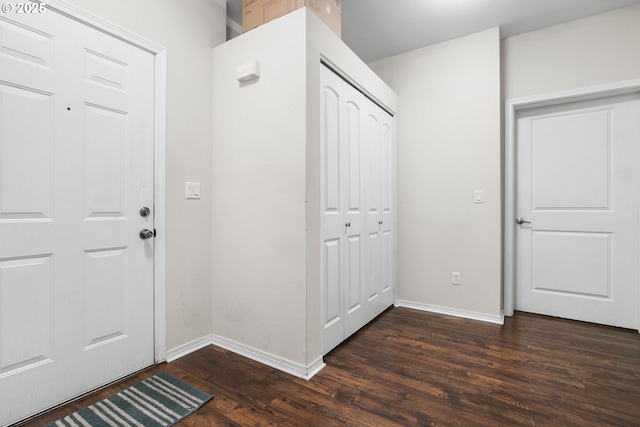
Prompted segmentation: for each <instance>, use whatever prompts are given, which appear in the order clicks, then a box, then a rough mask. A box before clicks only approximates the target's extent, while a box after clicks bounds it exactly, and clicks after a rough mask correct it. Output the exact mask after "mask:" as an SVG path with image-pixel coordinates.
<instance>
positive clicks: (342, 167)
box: [321, 66, 366, 353]
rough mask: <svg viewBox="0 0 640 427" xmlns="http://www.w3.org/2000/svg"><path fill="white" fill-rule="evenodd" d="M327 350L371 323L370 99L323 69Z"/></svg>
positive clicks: (323, 281) (324, 300)
mask: <svg viewBox="0 0 640 427" xmlns="http://www.w3.org/2000/svg"><path fill="white" fill-rule="evenodd" d="M322 82H323V84H322V113H321V114H322V133H321V137H322V217H323V224H322V230H323V253H322V256H323V259H322V266H323V277H322V286H323V289H322V296H323V300H322V322H323V328H324V330H323V351H324V352H325V353H326V352H328V351H329V350H331V349H332V348H334V347H335V346H336V345H338V344H339V343H340V342H342V341H343V340H344V338H345V337H346V336H349V335H351V334H352V333H353V332H355V331H357V330H358V329H360V328H361V327H362V325H363V324H364V323H365V311H364V305H363V297H364V288H363V286H364V274H363V269H364V238H363V232H364V210H363V203H364V195H363V168H362V162H363V156H362V154H361V141H360V139H361V138H360V127H361V125H360V123H361V117H362V104H363V102H364V101H365V100H366V98H365V97H364V96H363V95H362V94H361V93H359V92H358V91H356V90H355V89H353V88H352V87H350V86H348V85H346V84H345V82H344V81H343V80H342V79H341V78H340V77H338V76H337V75H336V74H335V73H333V72H332V71H331V70H329V69H328V68H326V67H324V66H323V67H322Z"/></svg>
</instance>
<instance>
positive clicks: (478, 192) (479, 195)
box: [473, 190, 484, 203]
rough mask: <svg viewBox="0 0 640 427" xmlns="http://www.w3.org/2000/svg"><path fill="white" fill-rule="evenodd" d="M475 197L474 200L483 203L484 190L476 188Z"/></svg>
mask: <svg viewBox="0 0 640 427" xmlns="http://www.w3.org/2000/svg"><path fill="white" fill-rule="evenodd" d="M473 197H474V199H473V201H474V202H475V203H483V202H484V196H483V195H482V190H476V191H475V193H474V196H473Z"/></svg>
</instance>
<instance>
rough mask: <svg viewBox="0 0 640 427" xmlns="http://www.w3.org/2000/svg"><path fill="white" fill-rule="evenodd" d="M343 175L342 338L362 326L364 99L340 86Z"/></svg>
mask: <svg viewBox="0 0 640 427" xmlns="http://www.w3.org/2000/svg"><path fill="white" fill-rule="evenodd" d="M343 97H344V109H343V112H344V114H343V116H342V118H343V120H342V129H343V134H342V136H343V149H344V151H343V153H344V157H343V167H344V169H343V174H344V176H345V180H346V182H345V183H344V187H343V188H344V196H345V199H344V203H345V206H346V219H345V221H346V224H348V227H346V230H347V238H346V240H345V245H346V250H345V259H344V260H343V266H344V269H345V272H344V274H345V281H344V285H345V286H344V288H345V289H344V297H345V306H344V309H345V338H346V337H348V336H349V335H351V334H353V333H354V332H355V331H357V330H358V329H360V328H361V327H362V326H363V325H364V324H365V306H364V304H363V300H364V296H365V291H364V274H363V269H364V238H363V235H364V234H363V233H364V206H363V204H364V194H363V170H362V164H363V158H362V144H361V132H362V105H363V103H364V102H365V101H366V98H365V97H364V96H363V95H362V94H361V93H360V92H358V91H357V90H355V89H354V88H353V87H352V86H350V85H348V84H347V83H345V82H343Z"/></svg>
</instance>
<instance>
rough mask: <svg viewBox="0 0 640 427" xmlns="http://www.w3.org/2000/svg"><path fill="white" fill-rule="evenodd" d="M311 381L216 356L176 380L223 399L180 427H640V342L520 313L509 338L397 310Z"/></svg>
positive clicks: (505, 332) (187, 367)
mask: <svg viewBox="0 0 640 427" xmlns="http://www.w3.org/2000/svg"><path fill="white" fill-rule="evenodd" d="M324 360H325V363H326V364H327V367H326V368H324V369H323V370H322V371H321V372H320V373H319V374H317V375H316V376H315V377H314V378H313V379H312V380H310V381H304V380H301V379H297V378H294V377H292V376H289V375H287V374H284V373H281V372H279V371H277V370H275V369H271V368H268V367H265V366H263V365H261V364H259V363H256V362H253V361H251V360H248V359H245V358H243V357H240V356H237V355H235V354H233V353H230V352H228V351H225V350H223V349H220V348H217V347H213V346H210V347H207V348H204V349H202V350H199V351H197V352H195V353H192V354H190V355H188V356H185V357H183V358H181V359H179V360H177V361H175V362H172V363H170V364H163V365H160V366H156V367H153V368H151V369H148V370H145V371H144V372H142V373H139V374H138V375H136V376H134V377H131V378H128V379H127V380H124V381H122V382H119V383H117V384H115V385H112V386H110V387H109V388H107V389H105V390H102V391H100V392H97V393H95V394H93V395H90V396H88V397H86V398H84V399H82V400H80V401H78V402H75V403H72V404H70V405H67V406H65V407H63V408H60V409H57V410H55V411H53V412H50V413H48V414H46V415H44V416H42V417H40V418H38V419H35V420H33V421H32V422H30V423H28V424H27V425H30V426H41V425H44V424H47V423H48V422H51V421H54V420H56V419H58V418H60V417H63V416H65V415H66V414H68V413H71V412H73V411H75V410H77V409H79V408H81V407H83V406H85V405H88V404H91V403H93V402H94V401H96V400H99V399H101V398H104V397H106V396H108V395H110V394H112V393H114V392H117V391H119V390H121V389H123V388H125V387H128V386H130V385H132V384H134V383H136V382H137V381H139V380H141V379H144V378H146V377H148V376H150V375H153V374H154V373H156V372H158V371H161V370H165V371H167V372H169V373H170V374H172V375H173V376H175V377H177V378H180V379H182V380H184V381H186V382H188V383H190V384H192V385H193V386H195V387H198V388H200V389H201V390H203V391H205V392H208V393H211V394H214V398H213V399H212V400H211V401H209V402H208V403H207V404H206V405H205V406H204V407H202V408H201V409H200V410H199V411H198V412H196V413H195V414H192V415H191V416H189V417H187V418H186V419H185V420H184V421H182V422H181V423H179V424H178V425H181V426H323V427H324V426H344V425H349V426H361V425H366V426H414V425H415V426H466V427H468V426H640V334H638V332H637V331H629V330H624V329H616V328H610V327H604V326H597V325H591V324H586V323H580V322H572V321H567V320H560V319H553V318H548V317H543V316H537V315H531V314H526V313H517V314H516V315H515V316H514V317H510V318H507V319H506V321H505V325H504V326H499V325H493V324H487V323H482V322H477V321H471V320H465V319H460V318H455V317H448V316H442V315H438V314H431V313H425V312H420V311H413V310H410V309H404V308H392V309H390V310H388V311H386V312H385V313H383V314H382V315H381V316H380V317H379V318H378V319H376V320H375V321H374V322H372V323H371V324H369V325H368V326H366V327H365V328H363V329H362V330H361V331H359V332H358V333H356V334H355V335H354V336H353V337H351V338H350V339H349V340H347V341H346V342H344V343H343V344H342V345H340V346H339V347H337V348H336V349H335V350H334V351H332V352H331V353H329V354H328V355H327V356H325V358H324Z"/></svg>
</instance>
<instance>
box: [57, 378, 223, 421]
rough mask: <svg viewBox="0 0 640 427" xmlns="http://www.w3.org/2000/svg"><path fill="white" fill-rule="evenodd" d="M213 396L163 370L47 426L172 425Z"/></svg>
mask: <svg viewBox="0 0 640 427" xmlns="http://www.w3.org/2000/svg"><path fill="white" fill-rule="evenodd" d="M211 397H212V396H211V395H208V394H206V393H203V392H201V391H200V390H197V389H195V388H193V387H191V386H190V385H189V384H185V383H183V382H182V381H179V380H177V379H175V378H173V377H172V376H171V375H169V374H167V373H166V372H160V373H159V374H157V375H154V376H153V377H150V378H147V379H146V380H144V381H142V382H140V383H138V384H136V385H133V386H131V387H129V388H127V389H125V390H123V391H121V392H120V393H118V394H114V395H113V396H111V397H108V398H106V399H104V400H101V401H100V402H97V403H94V404H93V405H91V406H88V407H86V408H84V409H81V410H79V411H78V412H74V413H73V414H71V415H68V416H66V417H64V418H61V419H59V420H58V421H56V422H53V423H51V424H48V425H47V427H63V426H64V427H98V426H109V427H111V426H118V427H127V426H138V427H156V426H171V425H173V424H175V423H177V422H178V421H180V420H181V419H182V418H184V417H186V416H187V415H189V414H191V413H192V412H195V411H196V410H197V409H198V408H200V407H201V406H202V405H204V404H205V402H207V401H208V400H209V399H211Z"/></svg>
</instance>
